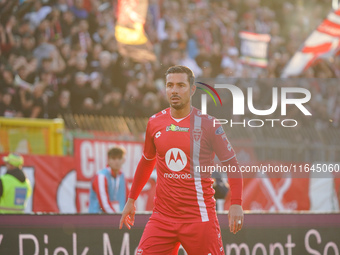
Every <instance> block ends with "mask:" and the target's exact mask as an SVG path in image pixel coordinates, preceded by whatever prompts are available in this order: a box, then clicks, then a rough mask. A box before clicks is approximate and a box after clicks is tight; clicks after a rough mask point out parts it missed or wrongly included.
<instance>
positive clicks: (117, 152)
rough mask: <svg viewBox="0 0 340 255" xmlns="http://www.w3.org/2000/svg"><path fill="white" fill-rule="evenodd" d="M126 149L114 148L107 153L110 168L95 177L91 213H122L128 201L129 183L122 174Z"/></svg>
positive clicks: (90, 206) (92, 185)
mask: <svg viewBox="0 0 340 255" xmlns="http://www.w3.org/2000/svg"><path fill="white" fill-rule="evenodd" d="M125 154H126V152H125V149H124V148H122V147H114V148H112V149H110V150H109V151H108V153H107V164H108V166H107V167H106V168H104V169H102V170H100V171H99V172H97V174H96V175H95V177H94V178H93V180H92V182H91V188H90V203H89V213H114V212H121V211H122V210H123V208H124V205H125V202H126V200H127V194H128V190H127V183H126V180H125V176H124V173H123V172H121V168H122V165H123V164H124V162H125Z"/></svg>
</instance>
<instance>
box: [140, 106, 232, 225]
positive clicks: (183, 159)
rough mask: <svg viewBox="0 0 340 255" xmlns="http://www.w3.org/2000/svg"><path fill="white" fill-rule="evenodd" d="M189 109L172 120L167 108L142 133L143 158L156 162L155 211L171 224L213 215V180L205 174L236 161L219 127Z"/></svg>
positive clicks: (197, 112)
mask: <svg viewBox="0 0 340 255" xmlns="http://www.w3.org/2000/svg"><path fill="white" fill-rule="evenodd" d="M213 120H214V118H213V117H211V116H209V115H202V114H201V112H200V111H199V110H198V109H196V108H192V111H191V113H190V114H189V115H188V116H187V117H185V118H182V119H174V118H173V117H172V116H171V114H170V108H167V109H165V110H163V111H161V112H159V113H157V114H155V115H153V116H152V117H151V118H150V119H149V122H148V125H147V129H146V137H145V145H144V152H143V156H144V157H145V158H146V159H147V160H151V159H154V158H155V157H156V158H157V165H156V167H157V186H156V196H155V207H154V212H155V213H156V215H157V213H159V215H160V217H161V215H164V216H166V217H167V218H170V219H173V220H174V221H175V222H205V221H209V219H212V217H214V215H215V199H214V192H215V191H214V189H213V187H212V185H213V179H212V178H211V175H210V173H207V172H205V170H206V168H204V167H206V166H214V165H216V164H215V163H214V157H215V154H216V155H217V157H218V158H219V160H220V161H221V162H225V161H228V160H230V159H232V158H234V157H235V152H234V150H233V149H232V147H231V145H230V143H229V141H228V139H227V137H226V135H225V133H224V131H223V128H222V126H221V125H220V124H216V126H215V127H214V126H213Z"/></svg>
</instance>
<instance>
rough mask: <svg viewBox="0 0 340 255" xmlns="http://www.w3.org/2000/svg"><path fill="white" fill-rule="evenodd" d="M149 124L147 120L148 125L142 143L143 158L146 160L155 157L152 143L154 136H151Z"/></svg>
mask: <svg viewBox="0 0 340 255" xmlns="http://www.w3.org/2000/svg"><path fill="white" fill-rule="evenodd" d="M151 122H152V121H150V120H149V122H148V125H147V127H146V132H145V143H144V151H143V156H144V158H145V159H146V160H152V159H154V158H155V157H156V147H155V144H154V142H153V139H154V134H153V130H152V127H151Z"/></svg>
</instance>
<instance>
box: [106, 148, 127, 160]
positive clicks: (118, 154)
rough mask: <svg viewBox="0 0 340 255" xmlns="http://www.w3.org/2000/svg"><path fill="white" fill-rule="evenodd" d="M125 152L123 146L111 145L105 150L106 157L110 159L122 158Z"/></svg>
mask: <svg viewBox="0 0 340 255" xmlns="http://www.w3.org/2000/svg"><path fill="white" fill-rule="evenodd" d="M125 153H126V151H125V149H124V148H123V147H113V148H111V149H110V150H109V151H108V152H107V157H108V158H112V159H116V158H122V157H123V156H124V155H125Z"/></svg>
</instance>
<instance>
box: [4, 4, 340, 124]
mask: <svg viewBox="0 0 340 255" xmlns="http://www.w3.org/2000/svg"><path fill="white" fill-rule="evenodd" d="M330 2H331V1H326V0H325V1H322V0H308V1H307V0H304V1H303V0H299V1H294V0H284V1H271V0H262V1H260V0H228V1H226V0H215V1H212V0H211V1H208V0H150V1H149V8H148V14H147V20H146V24H145V30H146V33H147V35H148V37H149V40H150V42H151V43H152V45H153V50H154V53H155V55H156V56H157V61H156V62H154V63H136V62H134V61H133V60H132V59H130V58H129V57H126V56H122V55H120V54H119V52H118V49H117V42H116V40H115V33H114V27H115V14H114V13H115V11H116V9H117V2H116V1H106V0H26V1H25V0H20V1H19V0H16V1H14V0H0V59H1V61H0V84H1V86H0V88H1V89H0V116H5V117H14V116H16V117H31V118H55V117H57V116H58V115H63V114H65V113H76V114H96V115H114V116H115V115H124V116H131V117H143V116H145V117H149V116H151V115H152V114H154V113H155V112H157V111H159V110H161V109H162V108H165V107H167V103H166V100H165V87H164V73H165V71H166V69H167V68H168V67H169V66H171V65H175V64H182V65H186V66H188V67H190V68H191V69H192V70H193V71H194V73H195V75H196V76H197V77H200V78H202V79H204V78H230V77H234V78H240V77H242V78H266V79H267V78H278V77H280V74H281V71H282V69H283V68H284V66H285V65H286V64H287V62H288V61H289V59H290V58H291V56H292V55H293V54H294V53H295V52H296V50H298V48H299V46H300V45H301V44H302V43H303V41H304V40H305V39H306V38H307V36H308V35H309V34H310V33H311V32H312V31H313V30H314V29H315V28H316V27H317V25H319V24H320V23H321V22H322V20H323V19H324V18H325V17H326V15H327V13H328V12H329V11H331V3H330ZM239 31H250V32H255V33H268V34H270V35H271V42H270V47H269V64H268V67H267V68H258V67H251V66H246V65H243V64H242V63H241V62H240V59H239V57H240V52H239V43H240V42H239V39H238V33H239ZM339 77H340V57H335V58H334V59H333V60H332V62H331V63H330V62H326V61H321V62H319V63H317V64H316V65H314V66H313V67H311V68H309V69H308V70H307V71H306V72H305V73H303V74H302V75H301V78H309V80H308V82H305V83H304V85H303V86H304V87H306V88H308V89H310V90H311V92H312V95H317V96H316V97H313V99H312V104H311V109H310V110H311V111H312V113H313V118H315V119H316V120H317V121H319V122H320V125H321V126H325V127H330V126H332V127H335V128H338V127H339V125H340V97H339V96H338V94H340V89H339V88H340V87H339V86H338V85H339V84H337V82H334V81H333V82H330V83H328V82H324V81H325V79H327V78H339ZM239 84H241V86H242V84H243V83H242V82H241V83H239ZM255 86H256V89H255V90H256V91H257V94H258V95H261V98H260V97H258V100H257V101H258V102H257V104H259V105H261V107H267V106H266V104H267V103H269V104H270V102H271V101H270V98H271V97H270V96H271V94H270V93H269V94H268V91H269V92H271V90H269V89H270V87H271V86H272V84H271V83H270V82H267V84H266V85H263V86H262V85H261V84H256V85H255ZM267 88H268V90H267ZM263 98H265V99H266V100H262V99H263ZM292 114H293V113H292ZM330 120H331V121H330Z"/></svg>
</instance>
